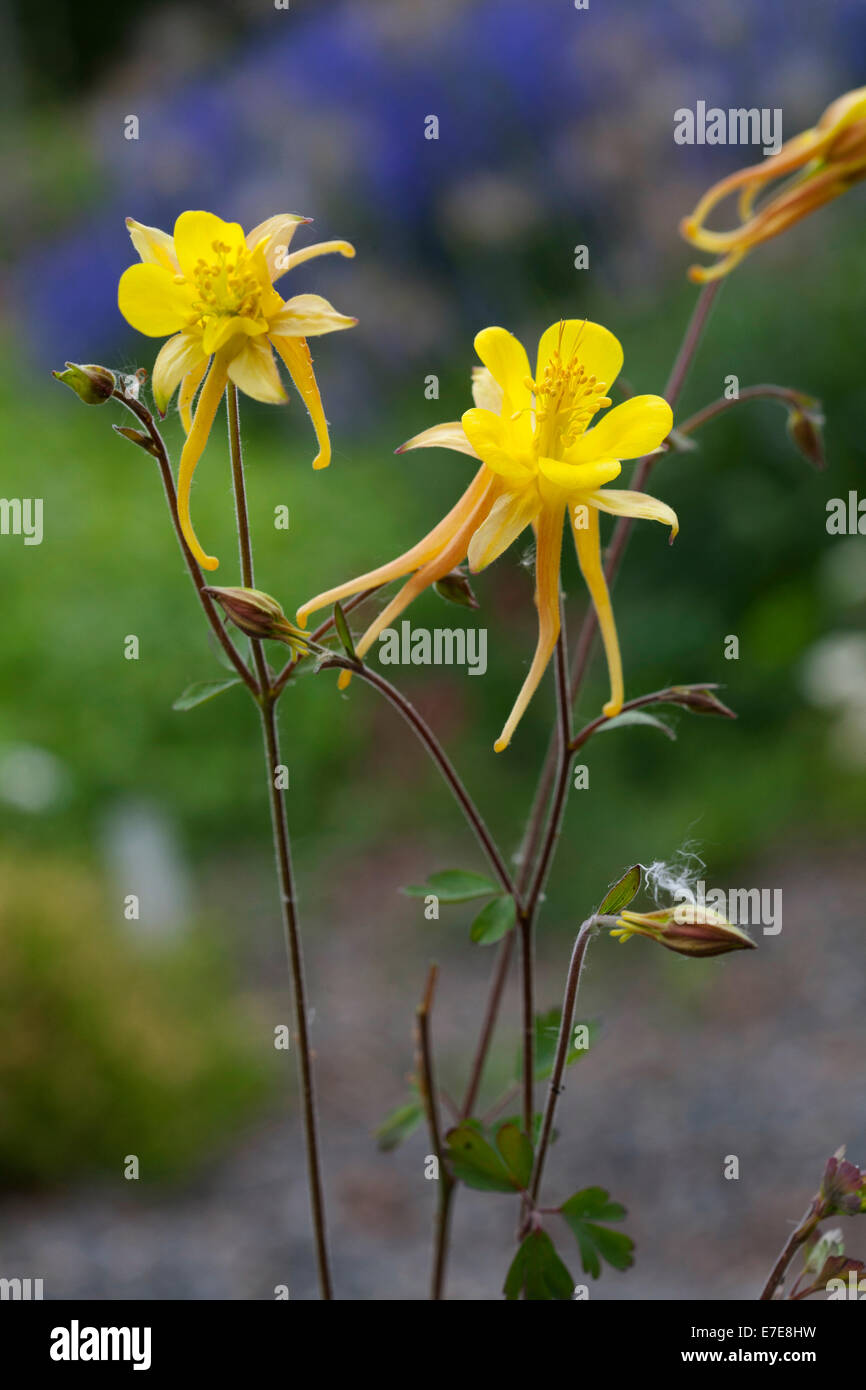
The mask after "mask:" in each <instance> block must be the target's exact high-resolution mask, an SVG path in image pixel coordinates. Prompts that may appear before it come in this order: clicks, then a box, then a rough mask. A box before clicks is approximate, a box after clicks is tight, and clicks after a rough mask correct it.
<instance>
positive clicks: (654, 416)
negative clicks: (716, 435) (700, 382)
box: [564, 396, 674, 463]
mask: <svg viewBox="0 0 866 1390" xmlns="http://www.w3.org/2000/svg"><path fill="white" fill-rule="evenodd" d="M673 424H674V417H673V411H672V410H671V408H670V406H669V405H668V403H667V401H666V400H664V399H663V398H662V397H661V396H632V398H631V400H628V401H623V403H622V405H615V406H614V408H613V410H609V411H608V412H607V414H606V415H604V416H603V417H602V418H601V420H599V422H598V424H597V425H595V426H594V427H593V428H592V429H590V430H587V431H586V433H585V434H582V435H580V436H579V438H578V439H577V440H575V442H574V444H571V445H569V447H568V448H567V449H566V450H565V454H564V457H565V459H566V460H567V462H568V463H592V462H594V461H595V460H596V459H636V458H641V457H642V456H643V455H644V454H651V453H652V452H653V450H655V449H657V448H658V447H659V445H660V444H661V443H662V442H663V441H664V440H665V439H667V437H668V435H669V434H670V432H671V430H672V429H673Z"/></svg>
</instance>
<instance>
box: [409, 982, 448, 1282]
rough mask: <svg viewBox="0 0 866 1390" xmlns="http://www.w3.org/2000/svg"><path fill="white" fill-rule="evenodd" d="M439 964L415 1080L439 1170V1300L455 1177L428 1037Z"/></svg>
mask: <svg viewBox="0 0 866 1390" xmlns="http://www.w3.org/2000/svg"><path fill="white" fill-rule="evenodd" d="M437 974H438V967H437V966H435V965H431V967H430V972H429V974H428V976H427V986H426V989H425V990H424V997H423V999H422V1000H421V1003H420V1004H419V1005H418V1009H417V1011H416V1038H417V1054H418V1061H417V1067H418V1083H419V1086H420V1090H421V1097H422V1100H423V1101H424V1110H425V1113H426V1116H427V1127H428V1129H429V1131H430V1142H431V1144H432V1146H433V1153H434V1154H435V1156H436V1162H437V1165H438V1169H439V1192H438V1197H437V1202H436V1223H435V1233H434V1245H433V1252H434V1253H433V1269H432V1274H431V1281H430V1297H431V1299H435V1300H439V1299H441V1298H443V1296H444V1292H445V1265H446V1259H447V1252H448V1236H449V1231H450V1225H451V1201H452V1196H453V1193H454V1186H455V1184H454V1179H453V1178H452V1177H451V1174H450V1173H449V1172H448V1169H447V1168H446V1166H445V1150H444V1149H443V1147H442V1127H441V1125H440V1123H439V1104H438V1092H437V1090H436V1078H435V1074H434V1064H433V1046H432V1042H431V1038H430V1015H431V1013H432V1011H433V995H434V992H435V989H436V977H437Z"/></svg>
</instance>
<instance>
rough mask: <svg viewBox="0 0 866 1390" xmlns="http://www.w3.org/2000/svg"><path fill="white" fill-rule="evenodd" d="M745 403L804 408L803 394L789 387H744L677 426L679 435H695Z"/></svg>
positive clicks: (722, 397)
mask: <svg viewBox="0 0 866 1390" xmlns="http://www.w3.org/2000/svg"><path fill="white" fill-rule="evenodd" d="M744 401H778V402H779V404H780V405H785V406H788V407H789V408H790V407H792V406H799V407H802V404H803V392H802V391H794V390H792V389H791V388H790V387H788V386H773V385H771V384H769V383H765V384H762V385H760V386H744V387H743V388H742V390H741V391H740V393H739V395H738V396H734V397H733V398H732V399H729V398H728V397H727V396H720V397H719V399H718V400H717V401H713V402H712V403H711V404H710V405H705V406H704V408H703V410H698V411H696V412H695V414H694V415H690V416H689V418H688V419H687V420H684V421H683V423H682V424H681V425H677V433H678V434H694V432H695V430H698V429H700V427H701V425H705V424H706V423H707V421H708V420H714V419H715V418H716V416H717V415H722V414H723V413H724V412H725V411H726V410H730V409H731V407H732V406H735V405H741V404H742V403H743V402H744Z"/></svg>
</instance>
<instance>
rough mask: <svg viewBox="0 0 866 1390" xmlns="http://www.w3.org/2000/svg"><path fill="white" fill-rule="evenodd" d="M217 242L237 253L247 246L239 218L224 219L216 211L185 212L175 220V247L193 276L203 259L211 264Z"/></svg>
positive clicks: (178, 256) (182, 268) (183, 269)
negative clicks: (231, 220) (235, 220)
mask: <svg viewBox="0 0 866 1390" xmlns="http://www.w3.org/2000/svg"><path fill="white" fill-rule="evenodd" d="M214 242H220V243H222V244H223V245H224V246H227V247H228V248H229V250H230V251H232V252H234V253H237V252H238V251H239V250H241V249H242V248H243V249H245V248H246V244H247V243H246V238H245V237H244V233H243V228H242V227H241V226H240V224H239V223H238V222H223V220H222V218H221V217H217V216H216V214H215V213H213V212H182V213H181V214H180V217H179V218H178V219H177V221H176V222H175V224H174V250H175V255H176V256H177V259H178V264H179V265H180V268H181V270H182V271H183V273H184V275H186V276H187V277H191V276H192V274H193V271H194V270H195V268H196V265H197V264H198V262H199V261H200V260H203V261H206V262H207V263H208V264H209V265H210V264H212V262H213V259H214Z"/></svg>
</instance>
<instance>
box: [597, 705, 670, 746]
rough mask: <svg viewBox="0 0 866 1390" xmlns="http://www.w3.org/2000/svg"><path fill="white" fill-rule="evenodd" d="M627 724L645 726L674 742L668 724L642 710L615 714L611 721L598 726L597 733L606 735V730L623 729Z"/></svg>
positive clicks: (630, 710)
mask: <svg viewBox="0 0 866 1390" xmlns="http://www.w3.org/2000/svg"><path fill="white" fill-rule="evenodd" d="M629 724H647V725H649V727H650V728H652V729H659V730H660V731H661V733H663V734H665V735H666V737H667V738H669V739H672V740H674V741H675V740H676V734H675V733H674V731H673V729H672V728H671V726H670V724H666V723H665V721H664V720H663V719H657V718H656V716H655V715H654V714H647V712H646V710H642V709H627V710H623V712H622V714H615V715H614V717H613V719H606V720H605V722H604V723H603V724H599V726H598V732H599V733H600V734H602V733H607V731H608V729H624V728H625V727H626V726H627V725H629Z"/></svg>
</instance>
